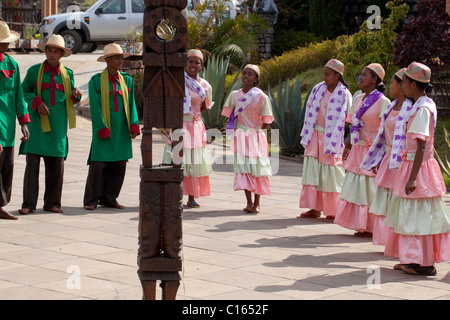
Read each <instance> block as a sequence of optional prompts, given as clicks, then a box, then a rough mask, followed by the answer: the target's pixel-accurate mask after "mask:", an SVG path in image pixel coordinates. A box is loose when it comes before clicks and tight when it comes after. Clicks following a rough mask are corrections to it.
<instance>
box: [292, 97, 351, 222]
mask: <svg viewBox="0 0 450 320" xmlns="http://www.w3.org/2000/svg"><path fill="white" fill-rule="evenodd" d="M331 95H332V93H331V92H330V91H328V90H326V91H325V95H324V97H323V98H322V100H321V102H320V110H319V114H318V117H317V120H316V124H315V129H314V133H313V135H312V138H311V142H310V143H309V144H308V146H307V147H306V148H305V152H304V161H303V173H302V185H303V186H302V191H301V194H300V208H309V209H314V210H316V211H323V213H324V214H325V215H326V216H328V217H334V216H335V215H336V211H337V208H338V205H339V198H340V192H341V189H342V184H343V182H344V177H345V170H344V163H343V162H342V156H333V155H330V154H324V135H325V133H324V128H325V115H326V114H327V104H328V101H329V100H330V97H331Z"/></svg>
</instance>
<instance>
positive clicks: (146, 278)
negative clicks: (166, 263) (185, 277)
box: [138, 271, 181, 300]
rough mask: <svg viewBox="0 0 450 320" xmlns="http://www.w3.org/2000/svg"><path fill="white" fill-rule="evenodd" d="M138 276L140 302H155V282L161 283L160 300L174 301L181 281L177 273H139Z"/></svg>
mask: <svg viewBox="0 0 450 320" xmlns="http://www.w3.org/2000/svg"><path fill="white" fill-rule="evenodd" d="M138 274H139V278H140V279H141V285H142V300H156V281H161V283H160V287H161V289H162V293H161V300H176V297H177V292H178V287H179V286H180V280H181V278H180V276H179V274H178V272H142V271H139V272H138ZM151 279H154V280H151Z"/></svg>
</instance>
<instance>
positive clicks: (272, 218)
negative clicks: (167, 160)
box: [0, 54, 450, 301]
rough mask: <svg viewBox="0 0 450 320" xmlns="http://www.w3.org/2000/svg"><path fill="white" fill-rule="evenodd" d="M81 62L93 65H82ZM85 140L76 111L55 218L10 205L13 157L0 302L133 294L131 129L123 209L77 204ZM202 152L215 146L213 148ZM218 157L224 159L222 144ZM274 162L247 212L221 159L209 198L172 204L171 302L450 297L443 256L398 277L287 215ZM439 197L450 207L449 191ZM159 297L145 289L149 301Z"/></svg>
mask: <svg viewBox="0 0 450 320" xmlns="http://www.w3.org/2000/svg"><path fill="white" fill-rule="evenodd" d="M76 56H77V57H76V60H79V59H80V57H81V56H78V55H76ZM97 56H98V54H97ZM83 57H86V59H88V57H89V59H90V56H88V55H86V56H83ZM21 59H24V58H21ZM27 63H31V62H24V64H25V65H27ZM86 65H89V66H90V67H92V68H93V69H95V68H99V69H100V70H101V68H103V66H102V67H99V65H98V64H95V63H92V62H91V61H89V63H86ZM72 67H73V70H74V72H75V74H76V76H77V70H78V72H80V73H78V78H77V79H76V81H79V80H80V79H81V80H82V81H81V85H82V86H84V85H85V84H86V83H87V81H88V79H89V78H90V75H89V74H88V73H86V74H83V73H82V72H81V71H79V70H85V71H86V69H85V66H80V65H79V64H77V63H76V62H73V65H72ZM21 70H22V68H21ZM25 70H26V69H25ZM85 71H83V72H85ZM22 72H23V70H22ZM154 132H155V135H154V145H153V147H154V152H153V153H154V164H158V163H160V161H161V158H162V148H163V144H162V143H160V141H159V138H158V136H157V131H156V130H154ZM19 136H20V135H19V134H18V135H17V137H19ZM90 137H91V124H90V121H89V120H87V119H85V118H82V117H78V118H77V128H76V129H72V130H70V131H69V140H70V150H69V156H68V158H67V160H66V163H65V182H64V189H63V210H64V213H63V214H52V213H48V212H44V211H42V208H41V207H42V196H43V195H42V194H40V198H39V202H38V210H36V212H35V213H32V214H29V215H27V216H21V215H19V214H18V213H17V209H18V208H20V206H21V202H22V186H23V172H24V168H25V159H24V157H23V156H19V157H16V158H15V172H14V184H13V195H12V199H11V203H10V204H8V206H6V209H7V210H9V211H10V212H11V213H13V214H15V215H17V216H18V217H19V220H17V221H6V220H0V299H19V300H22V299H26V300H31V299H52V300H72V299H75V300H91V299H99V300H136V299H141V298H142V288H141V285H140V281H139V278H138V276H137V270H138V267H137V249H138V220H139V213H138V212H139V183H140V177H139V167H140V164H141V154H140V142H141V138H142V137H138V138H137V139H136V140H134V141H133V148H134V149H133V152H134V158H133V159H131V160H130V161H129V162H128V165H127V173H126V178H125V181H124V186H123V189H122V192H121V195H120V197H119V199H118V201H119V202H120V203H122V204H124V205H125V206H126V208H125V209H124V210H114V209H110V208H103V207H98V208H97V210H95V211H93V212H88V211H86V210H84V209H83V206H82V198H83V192H84V186H85V179H86V176H87V170H88V166H87V165H86V159H87V155H88V153H89V147H90ZM16 145H19V141H18V139H17V140H16ZM208 148H216V150H219V151H220V148H217V146H216V145H213V146H209V147H208ZM218 159H219V158H218ZM220 159H225V161H230V159H232V158H231V154H230V153H229V150H226V151H225V153H224V157H223V158H220ZM279 164H280V166H279V170H278V172H277V174H276V175H274V176H273V177H271V179H270V181H271V186H272V195H271V196H263V197H262V199H261V200H262V202H261V203H262V213H261V214H259V215H249V214H246V213H244V211H242V208H243V207H244V206H245V197H244V193H243V192H241V191H239V192H235V191H233V180H234V175H233V173H232V168H231V166H230V165H229V164H227V163H225V164H218V163H215V164H214V165H213V170H214V171H213V174H212V175H211V177H210V179H211V189H212V193H211V196H210V197H205V198H201V199H199V203H200V204H201V207H200V208H198V209H190V208H187V207H186V206H184V212H183V250H182V264H183V271H182V272H181V273H180V275H181V277H182V281H181V283H180V287H179V290H178V295H177V299H178V300H183V301H184V300H186V301H187V300H205V299H208V300H268V301H269V300H304V299H306V300H323V299H326V300H335V299H339V300H392V299H402V300H409V299H419V300H421V299H435V300H448V299H450V263H448V262H446V263H438V264H437V269H438V274H437V275H436V276H433V277H414V276H410V275H406V274H405V273H403V272H401V271H395V270H393V269H392V266H393V265H394V264H395V263H397V259H393V258H389V257H385V256H384V255H383V247H382V246H374V245H372V243H371V241H370V240H369V239H360V238H356V237H354V236H353V231H351V230H346V229H343V228H341V227H339V226H337V225H336V224H333V223H325V222H324V220H323V218H322V219H316V220H308V219H297V218H296V216H297V215H298V214H299V213H301V212H302V211H305V210H301V209H299V208H298V201H299V196H300V189H301V171H302V164H301V162H298V161H292V160H287V159H284V158H281V159H279ZM42 167H43V165H42ZM43 171H44V170H43V169H42V170H41V173H40V174H41V181H44V177H43ZM42 183H43V182H42ZM186 200H187V199H186V197H185V198H184V199H183V203H184V204H185V203H186ZM445 201H446V203H447V206H449V207H450V194H446V195H445ZM74 266H75V267H78V268H79V271H80V277H79V278H78V279H79V280H80V284H81V287H80V288H79V289H77V288H71V287H70V285H68V284H70V283H71V282H70V281H71V280H74V278H73V276H74V273H73V271H72V272H71V269H68V267H74ZM373 268H375V269H373ZM374 270H375V271H374ZM374 272H379V280H380V287H379V288H374V286H373V284H374V283H373V282H370V281H371V279H374V278H371V276H372V275H376V274H375V273H374ZM160 295H161V289H160V288H159V286H157V298H158V299H160Z"/></svg>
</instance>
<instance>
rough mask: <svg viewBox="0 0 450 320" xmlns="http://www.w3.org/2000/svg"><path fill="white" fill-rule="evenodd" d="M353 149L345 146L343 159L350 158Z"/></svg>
mask: <svg viewBox="0 0 450 320" xmlns="http://www.w3.org/2000/svg"><path fill="white" fill-rule="evenodd" d="M350 151H351V149H349V148H345V149H344V152H343V153H342V161H343V162H345V161H346V160H347V158H348V155H349V154H350Z"/></svg>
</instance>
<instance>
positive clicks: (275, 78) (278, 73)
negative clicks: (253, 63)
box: [259, 40, 338, 90]
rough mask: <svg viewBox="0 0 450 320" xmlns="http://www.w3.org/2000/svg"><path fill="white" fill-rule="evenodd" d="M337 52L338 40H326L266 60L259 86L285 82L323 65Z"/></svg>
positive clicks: (264, 86)
mask: <svg viewBox="0 0 450 320" xmlns="http://www.w3.org/2000/svg"><path fill="white" fill-rule="evenodd" d="M337 53H338V50H337V42H336V41H332V40H326V41H323V42H321V43H312V44H310V45H309V46H307V47H304V48H297V49H294V50H291V51H288V52H286V53H284V54H282V55H281V56H278V57H273V58H272V59H270V60H266V61H264V62H262V63H261V65H260V69H261V79H260V81H259V87H260V88H262V89H263V90H266V89H265V88H268V86H272V87H274V86H276V85H278V84H279V82H280V80H281V81H282V82H284V81H286V80H287V79H289V78H295V77H297V76H298V75H299V74H301V73H302V72H305V71H307V70H309V69H311V68H317V67H323V66H324V65H325V64H326V63H327V61H328V60H330V59H332V58H335V57H336V55H337Z"/></svg>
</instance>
